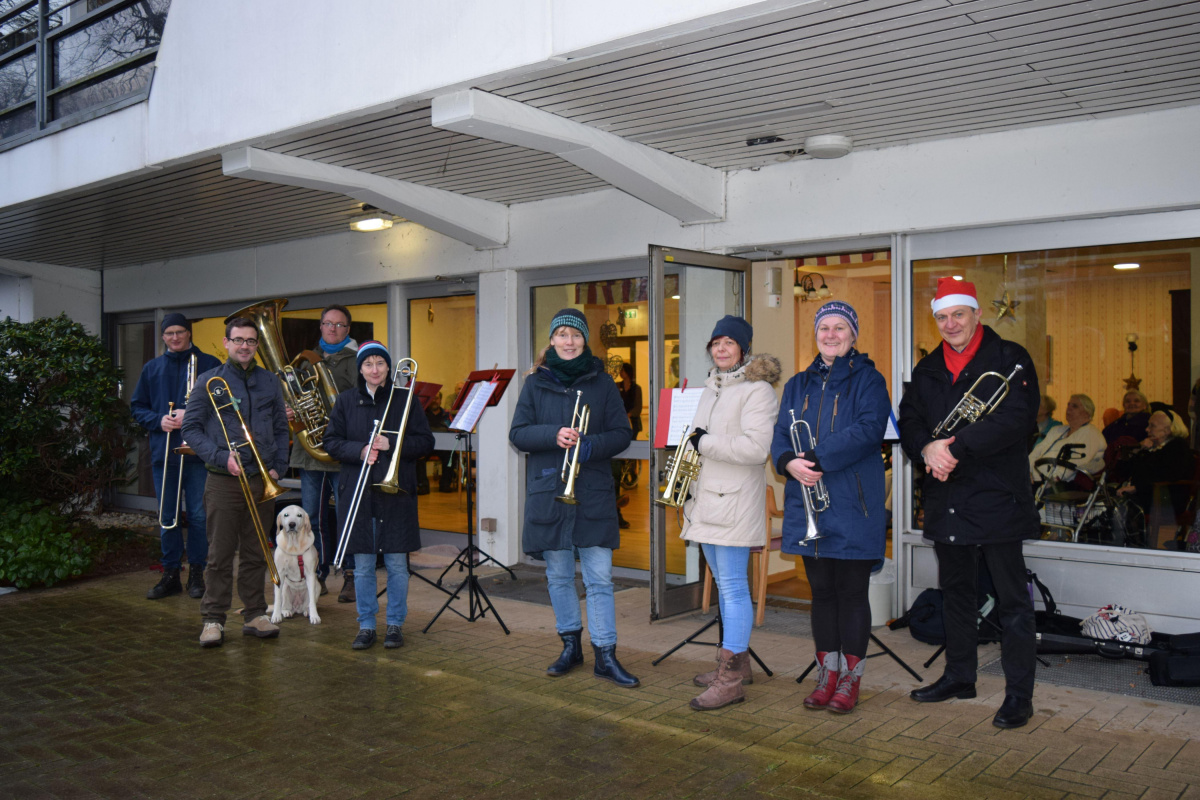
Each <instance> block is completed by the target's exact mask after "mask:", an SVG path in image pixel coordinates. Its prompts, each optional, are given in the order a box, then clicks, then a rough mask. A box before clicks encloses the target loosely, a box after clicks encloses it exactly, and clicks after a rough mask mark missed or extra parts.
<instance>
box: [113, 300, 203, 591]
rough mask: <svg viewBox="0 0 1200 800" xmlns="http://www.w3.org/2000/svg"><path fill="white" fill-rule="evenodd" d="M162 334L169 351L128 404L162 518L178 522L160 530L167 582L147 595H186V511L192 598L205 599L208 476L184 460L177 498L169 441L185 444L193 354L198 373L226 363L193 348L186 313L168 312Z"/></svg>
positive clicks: (192, 459)
mask: <svg viewBox="0 0 1200 800" xmlns="http://www.w3.org/2000/svg"><path fill="white" fill-rule="evenodd" d="M159 330H160V331H161V332H162V340H163V344H165V345H166V349H165V350H164V351H163V354H162V355H161V356H158V357H157V358H152V359H150V361H148V362H146V365H145V366H144V367H142V374H141V375H140V376H139V377H138V382H137V387H136V388H135V389H134V390H133V399H132V400H130V401H129V405H130V408H131V410H132V411H133V418H134V419H136V420H137V422H138V424H139V425H141V426H142V427H143V428H145V429H146V430H147V431H148V432H149V433H150V466H151V470H152V472H153V474H154V491H155V492H156V493H157V494H158V502H159V508H160V509H161V512H162V513H161V514H160V515H159V518H160V520H161V521H163V522H166V523H167V524H168V525H170V524H171V522H172V521H175V522H176V523H177V524H175V525H172V526H171V528H169V529H168V528H162V529H161V530H160V531H159V537H160V539H161V541H162V579H161V580H159V582H158V583H157V584H155V585H154V587H153V588H151V589H150V591H148V592H146V599H147V600H161V599H162V598H164V597H169V596H170V595H173V594H179V593H180V592H182V591H183V584H182V583H181V582H180V580H179V571H180V569H181V565H182V561H183V552H184V551H183V528H184V524H183V521H182V520H176V519H175V517H176V515H177V513H179V514H181V513H183V511H184V509H186V510H187V557H188V581H187V590H188V596H189V597H193V598H200V597H203V596H204V566H205V564H206V563H207V562H208V534H207V533H206V529H205V522H206V520H205V515H204V481H205V478H207V477H208V473H207V472H205V470H204V462H203V461H201V460H200V459H199V458H197V457H196V456H184V457H183V480H182V487H183V489H182V490H183V497H182V498H177V497H176V493H177V490H178V488H179V487H180V485H181V481H180V479H179V464H180V460H179V457H178V456H176V455H174V454H172V455H171V456H170V457H169V458H168V457H167V439H168V437H170V440H171V447H172V448H175V447H178V446H179V445H181V444H183V437H182V436H180V435H179V433H178V431H179V429H180V427H182V425H183V418H184V402H185V401H186V400H187V371H188V362H190V361H191V359H192V356H195V357H196V372H197V374H199V373H201V372H205V371H207V370H210V369H213V368H214V367H218V366H220V365H221V362H220V361H218V360H217V359H216V358H215V357H214V356H210V355H208V354H207V353H202V352H201V351H200V349H199V348H198V347H195V346H194V345H193V344H192V323H191V322H189V321H188V318H187V317H185V316H184V315H183V314H167V315H166V316H164V317H163V320H162V325H161V326H160V327H159ZM172 403H174V407H173V408H172V406H171V404H172ZM172 432H175V435H174V436H171V433H172ZM164 471H165V472H166V480H165V481H164V480H163V477H164V476H163V472H164ZM164 489H165V491H164ZM176 508H178V509H179V511H178V512H176V511H175V509H176Z"/></svg>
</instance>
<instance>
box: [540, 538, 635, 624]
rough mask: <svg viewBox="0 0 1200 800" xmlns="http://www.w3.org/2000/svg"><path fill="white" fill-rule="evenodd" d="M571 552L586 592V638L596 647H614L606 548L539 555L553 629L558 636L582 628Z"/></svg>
mask: <svg viewBox="0 0 1200 800" xmlns="http://www.w3.org/2000/svg"><path fill="white" fill-rule="evenodd" d="M575 553H579V565H580V566H581V567H582V568H583V586H584V588H585V589H586V590H587V617H588V637H589V638H590V639H591V640H592V644H593V645H595V646H596V647H608V646H609V645H610V644H616V643H617V605H616V603H615V602H614V601H613V587H612V550H610V549H608V548H607V547H577V548H575V549H574V550H545V551H543V552H542V557H543V558H545V559H546V583H547V584H548V585H549V587H550V605H551V606H553V607H554V621H555V627H556V628H557V630H558V632H559V633H567V632H568V631H577V630H579V629H580V628H582V627H583V621H582V619H581V618H580V614H579V595H577V594H575Z"/></svg>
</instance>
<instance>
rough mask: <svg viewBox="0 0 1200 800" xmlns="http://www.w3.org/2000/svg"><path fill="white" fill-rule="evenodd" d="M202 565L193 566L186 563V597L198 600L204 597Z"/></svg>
mask: <svg viewBox="0 0 1200 800" xmlns="http://www.w3.org/2000/svg"><path fill="white" fill-rule="evenodd" d="M204 589H205V586H204V567H193V566H191V565H190V564H189V565H188V582H187V593H188V597H190V598H192V599H193V600H199V599H200V598H201V597H204Z"/></svg>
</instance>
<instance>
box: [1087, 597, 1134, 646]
mask: <svg viewBox="0 0 1200 800" xmlns="http://www.w3.org/2000/svg"><path fill="white" fill-rule="evenodd" d="M1079 628H1080V630H1081V631H1082V632H1083V635H1084V636H1088V637H1091V638H1092V639H1115V640H1116V641H1118V642H1129V643H1131V644H1149V643H1150V626H1149V625H1147V624H1146V618H1145V617H1143V616H1142V615H1141V614H1138V613H1136V612H1134V611H1132V610H1131V609H1128V608H1125V607H1124V606H1118V605H1111V606H1105V607H1104V608H1102V609H1100V610H1099V611H1097V612H1096V613H1095V614H1092V615H1091V616H1089V617H1085V618H1084V620H1083V622H1082V623H1080V626H1079Z"/></svg>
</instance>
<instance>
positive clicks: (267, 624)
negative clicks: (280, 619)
mask: <svg viewBox="0 0 1200 800" xmlns="http://www.w3.org/2000/svg"><path fill="white" fill-rule="evenodd" d="M242 635H243V636H257V637H258V638H259V639H274V638H275V637H276V636H278V635H279V626H278V625H276V624H274V623H273V622H271V620H270V619H268V618H267V615H266V614H260V615H259V616H257V617H255V618H254V619H252V620H250V621H249V622H247V623H246V624H245V625H243V626H242Z"/></svg>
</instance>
